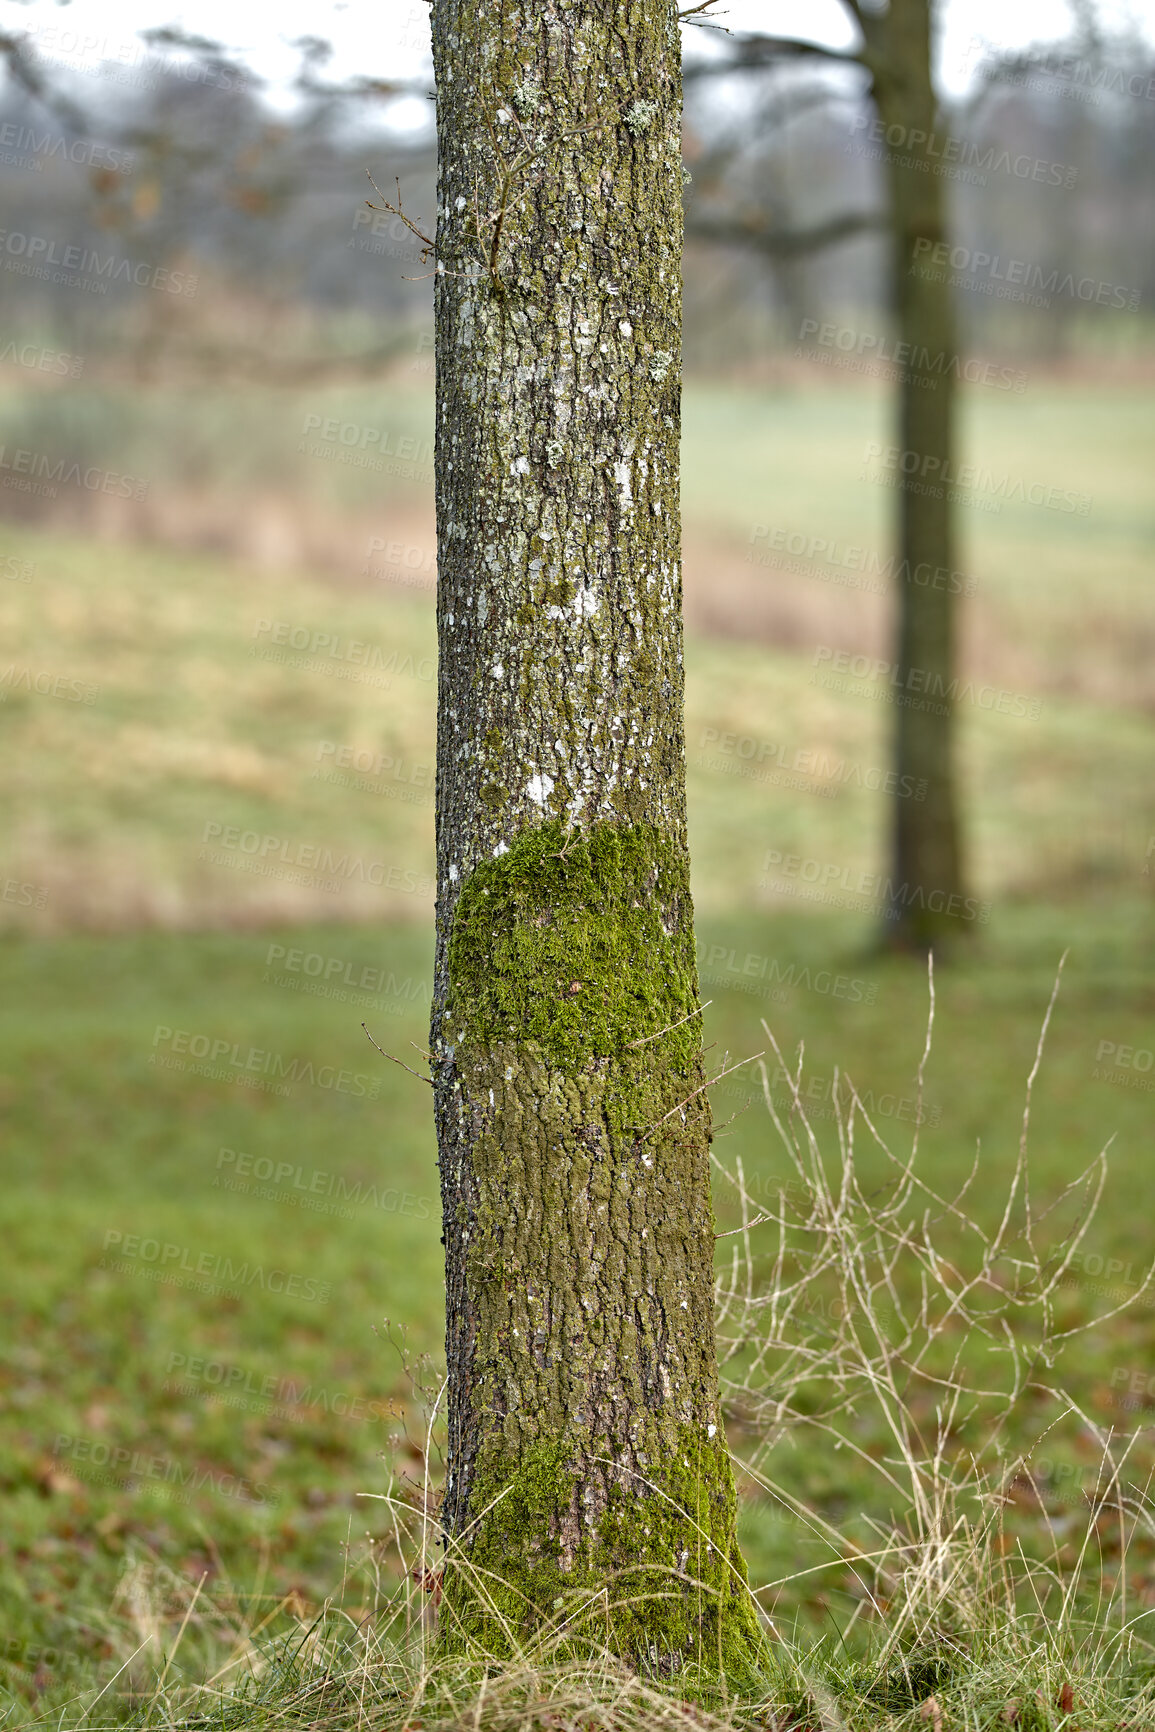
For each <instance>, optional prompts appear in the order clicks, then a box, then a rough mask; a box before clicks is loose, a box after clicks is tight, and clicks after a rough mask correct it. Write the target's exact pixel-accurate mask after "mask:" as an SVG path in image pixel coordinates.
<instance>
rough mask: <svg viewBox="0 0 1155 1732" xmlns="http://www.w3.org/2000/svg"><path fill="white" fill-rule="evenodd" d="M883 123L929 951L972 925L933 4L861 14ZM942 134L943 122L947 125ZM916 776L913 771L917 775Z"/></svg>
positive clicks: (908, 691)
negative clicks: (925, 264)
mask: <svg viewBox="0 0 1155 1732" xmlns="http://www.w3.org/2000/svg"><path fill="white" fill-rule="evenodd" d="M859 17H860V21H861V23H862V25H863V28H864V31H865V34H866V41H867V54H868V60H869V64H870V66H871V68H872V71H873V74H874V78H873V90H874V98H875V102H876V104H877V107H878V114H879V119H880V120H881V121H882V123H883V125H884V127H885V128H886V129H887V132H886V138H887V164H886V172H887V181H888V188H889V198H890V219H891V261H892V263H891V269H892V283H893V288H892V297H893V307H894V314H895V324H896V328H897V337H898V341H899V342H900V343H903V344H906V345H908V346H909V355H910V359H909V361H908V362H905V363H904V365H903V368H902V372H901V382H900V384H899V386H898V393H897V416H896V420H897V428H896V432H897V443H898V445H899V446H900V448H901V450H902V452H903V453H904V454H906V453H914V454H915V457H914V458H906V459H905V461H906V463H907V465H908V468H909V473H908V472H906V471H905V470H904V472H903V473H902V474H901V475H900V477H899V489H898V493H897V512H898V522H897V526H896V527H897V541H898V547H899V556H900V557H899V562H898V570H899V576H898V579H897V583H898V594H897V596H896V602H897V612H898V620H897V639H896V645H895V660H896V662H897V672H896V676H895V695H896V699H897V700H898V702H897V704H896V710H895V769H896V771H897V776H898V786H899V787H900V788H901V787H910V786H911V785H912V783H916V784H917V783H923V784H925V787H926V797H925V799H923V800H912V799H906V798H902V797H899V796H896V797H895V800H894V806H893V815H892V855H891V881H892V886H893V889H892V895H891V899H890V905H889V908H888V911H887V919H886V934H885V936H886V938H887V941H888V942H889V943H890V944H892V945H894V946H895V947H896V948H904V949H905V948H917V949H926V948H929V947H931V946H933V945H934V944H935V943H936V942H938V941H940V940H941V939H943V938H949V937H955V936H964V935H966V934H968V933H969V932H971V931H972V930H973V928H972V926H971V925H970V924H968V913H969V914H973V911H974V903H973V901H970V902H968V899H967V896H966V893H965V888H964V881H963V879H964V875H963V865H962V857H961V844H960V826H959V816H958V793H957V782H956V771H955V762H954V742H955V732H956V728H955V721H956V717H955V705H954V702H953V700H952V697H951V692H952V682H953V681H954V679H955V674H956V652H955V629H956V612H957V604H956V595H957V592H958V588H959V579H958V576H957V572H958V561H957V557H956V534H955V514H956V508H955V505H954V503H953V501H952V499H951V486H950V485H949V483H948V482H947V481H946V479H945V478H946V477H947V476H948V475H953V473H954V463H953V457H954V429H955V416H956V407H957V401H956V391H955V381H954V375H953V364H954V360H955V357H956V356H957V354H958V337H957V332H956V328H955V317H954V306H953V302H952V298H951V289H950V284H949V280H948V278H947V274H946V273H945V272H941V273H936V272H927V273H926V274H925V275H924V274H921V273H920V272H918V271H917V270H913V269H912V266H914V265H916V264H917V262H918V261H919V260H920V258H921V257H923V256H924V255H925V245H923V246H921V247H920V245H919V243H920V242H922V243H926V242H928V241H929V242H930V243H931V245H932V246H937V245H938V244H939V242H940V241H942V240H944V239H945V238H947V232H948V230H947V217H946V200H945V186H946V183H945V181H944V179H943V176H942V175H941V173H940V172H939V169H940V168H941V158H940V157H939V156H936V155H935V150H936V149H937V150H938V151H939V152H941V150H942V144H941V138H939V141H938V143H937V146H936V145H935V144H933V143H932V142H931V141H932V140H934V139H935V137H936V130H935V129H936V122H937V103H936V99H935V92H934V82H933V76H932V66H931V24H932V20H931V5H930V0H889V4H888V6H887V7H886V9H885V11H883V12H867V11H866V10H865V9H861V10H860V11H859ZM940 132H941V129H940ZM906 778H910V780H907V779H906Z"/></svg>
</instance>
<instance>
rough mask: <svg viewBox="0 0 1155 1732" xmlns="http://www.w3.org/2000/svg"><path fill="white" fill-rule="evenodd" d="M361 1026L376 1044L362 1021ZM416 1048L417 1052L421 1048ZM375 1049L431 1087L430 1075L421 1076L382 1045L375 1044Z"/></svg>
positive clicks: (431, 1079)
mask: <svg viewBox="0 0 1155 1732" xmlns="http://www.w3.org/2000/svg"><path fill="white" fill-rule="evenodd" d="M361 1027H362V1028H363V1029H364V1030H365V1033H366V1034H368V1035H369V1039H370V1040H371V1041H373V1045H374V1046H377V1042H376V1041H375V1040H373V1036H372V1035H371V1034H369V1028H368V1025H367V1024H366V1023H362V1024H361ZM411 1044H412V1043H411ZM417 1050H418V1052H420V1051H421V1048H420V1047H418V1049H417ZM377 1051H378V1052H379V1053H380V1054H381V1057H382V1058H387V1059H389V1060H390V1061H391V1063H393V1064H399V1065H400V1066H401V1069H402V1070H407V1071H408V1072H409V1075H410V1076H415V1077H416V1078H417V1081H418V1082H423V1083H428V1084H429V1086H430V1088H432V1087H433V1078H432V1077H431V1076H422V1074H421V1072H420V1071H419V1070H414V1069H413V1066H412V1065H409V1064H406V1063H405V1061H404V1059H400V1058H394V1057H393V1054H392V1053H391V1052H386V1051H385V1048H384V1047H383V1046H377Z"/></svg>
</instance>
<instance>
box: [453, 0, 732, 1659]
mask: <svg viewBox="0 0 1155 1732" xmlns="http://www.w3.org/2000/svg"><path fill="white" fill-rule="evenodd" d="M433 48H434V63H435V68H436V75H437V90H438V140H439V190H438V234H437V245H438V250H437V259H438V263H437V273H438V275H437V282H436V326H437V449H436V464H437V530H438V558H439V584H438V630H439V639H440V691H439V714H438V768H437V860H438V905H437V960H436V976H435V984H434V1007H433V1022H432V1053H433V1059H434V1074H435V1111H436V1121H437V1136H438V1148H439V1161H440V1167H441V1183H442V1196H443V1206H444V1233H445V1250H446V1298H447V1318H446V1345H447V1353H448V1366H449V1393H448V1409H449V1474H448V1482H447V1490H446V1497H445V1503H444V1508H443V1512H442V1520H443V1524H444V1528H445V1531H446V1533H447V1535H448V1536H449V1538H450V1540H451V1542H452V1547H453V1550H454V1552H455V1554H456V1555H457V1556H459V1557H460V1558H461V1559H463V1560H465V1561H466V1563H467V1565H468V1569H467V1570H465V1569H457V1570H455V1569H453V1568H452V1567H450V1568H449V1569H447V1572H446V1584H445V1597H444V1602H443V1607H442V1615H443V1623H442V1629H443V1634H444V1638H445V1640H446V1641H447V1642H448V1643H449V1644H450V1645H451V1646H461V1645H468V1644H471V1643H472V1642H473V1641H478V1642H481V1643H485V1644H487V1645H488V1646H490V1647H491V1648H492V1649H493V1650H494V1651H495V1652H498V1653H501V1652H505V1651H507V1650H508V1648H509V1646H510V1644H511V1639H512V1641H514V1642H516V1641H520V1640H522V1639H524V1638H525V1637H526V1636H528V1635H530V1634H532V1633H535V1632H536V1633H540V1632H541V1631H542V1630H543V1629H547V1628H548V1626H549V1625H550V1624H551V1623H552V1624H556V1625H557V1626H558V1627H559V1628H560V1627H561V1626H562V1625H563V1624H564V1629H565V1633H566V1634H567V1635H568V1634H570V1633H574V1634H575V1635H579V1634H580V1635H583V1636H592V1637H593V1638H594V1639H596V1640H599V1641H601V1642H604V1643H606V1644H607V1645H608V1646H609V1647H610V1648H611V1649H612V1650H614V1651H615V1652H617V1653H618V1654H620V1655H621V1656H623V1657H624V1658H626V1659H627V1660H629V1661H630V1662H631V1663H633V1664H634V1665H637V1666H639V1667H640V1668H642V1669H644V1670H652V1671H655V1672H658V1673H660V1674H664V1675H668V1674H670V1673H673V1672H675V1671H678V1670H680V1669H682V1668H683V1667H684V1666H686V1665H688V1664H698V1665H701V1666H703V1667H704V1668H705V1669H706V1670H708V1671H711V1672H714V1673H717V1672H719V1671H724V1672H726V1673H727V1674H728V1675H730V1676H731V1677H734V1676H735V1674H737V1673H740V1672H742V1671H743V1670H745V1669H747V1668H748V1667H749V1665H750V1664H751V1663H752V1661H753V1660H754V1659H755V1658H756V1655H757V1653H758V1651H759V1635H758V1628H757V1621H756V1618H755V1615H754V1612H753V1608H752V1605H751V1602H750V1599H749V1594H748V1590H747V1587H746V1582H745V1571H744V1566H743V1563H742V1559H741V1556H740V1554H739V1552H738V1549H737V1545H736V1541H735V1532H734V1523H735V1496H734V1485H733V1478H732V1474H731V1469H730V1463H729V1458H728V1455H727V1452H726V1448H725V1443H724V1438H723V1431H722V1417H721V1413H720V1411H719V1397H718V1386H717V1373H716V1363H715V1350H714V1330H713V1315H712V1291H713V1217H712V1212H711V1206H710V1192H709V1154H708V1150H709V1142H710V1114H709V1107H708V1104H707V1096H706V1094H705V1093H704V1092H702V1083H703V1067H702V1058H701V1024H700V1020H699V1017H698V1015H697V1004H698V996H697V971H696V966H695V959H694V939H693V911H692V907H691V901H690V888H689V858H688V853H687V844H686V821H685V755H684V740H683V720H682V628H681V572H680V525H679V499H678V441H679V408H680V383H679V378H680V323H681V311H680V290H681V278H680V265H681V231H682V212H681V197H682V168H681V147H680V115H681V85H680V64H679V56H680V43H679V32H678V24H677V17H676V11H675V8H674V7H673V5H672V4H671V3H670V0H617V3H612V4H611V3H608V0H603V3H601V4H595V3H593V0H580V3H578V4H574V5H569V6H566V7H564V8H563V7H558V6H554V5H552V4H544V3H539V0H522V3H521V4H518V3H515V0H494V3H492V4H489V5H486V6H485V7H480V8H479V7H477V6H476V5H475V4H474V3H473V0H434V5H433ZM643 1043H644V1044H643ZM503 1621H504V1625H505V1626H508V1630H509V1632H510V1635H509V1636H507V1635H506V1634H504V1633H503Z"/></svg>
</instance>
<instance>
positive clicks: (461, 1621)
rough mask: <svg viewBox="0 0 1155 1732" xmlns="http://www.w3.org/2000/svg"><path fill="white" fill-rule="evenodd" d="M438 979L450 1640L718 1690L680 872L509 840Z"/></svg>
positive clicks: (722, 1626)
mask: <svg viewBox="0 0 1155 1732" xmlns="http://www.w3.org/2000/svg"><path fill="white" fill-rule="evenodd" d="M448 955H449V992H448V998H447V1007H446V1017H445V1022H444V1024H443V1028H444V1035H445V1040H446V1042H447V1043H448V1044H447V1047H446V1049H445V1055H444V1056H445V1062H446V1063H447V1064H449V1065H451V1066H452V1069H453V1073H454V1079H455V1086H456V1099H457V1100H458V1102H459V1103H460V1112H461V1116H462V1120H463V1121H464V1122H465V1123H466V1124H468V1126H469V1127H470V1143H471V1150H472V1161H471V1179H472V1188H471V1190H470V1194H469V1203H468V1205H466V1204H461V1205H459V1207H458V1208H457V1210H456V1213H455V1218H454V1221H453V1223H452V1233H453V1235H454V1237H455V1239H456V1248H457V1250H458V1252H459V1255H460V1260H461V1265H462V1267H463V1268H464V1271H465V1284H466V1288H467V1290H468V1296H469V1300H468V1309H469V1314H470V1323H471V1328H470V1336H471V1342H472V1347H471V1356H470V1364H469V1388H470V1408H471V1414H472V1415H473V1416H475V1421H476V1423H475V1425H474V1429H473V1431H472V1434H471V1436H470V1438H469V1440H468V1443H467V1446H466V1447H465V1448H463V1449H462V1450H461V1451H460V1452H459V1458H458V1459H459V1468H458V1474H459V1477H458V1478H457V1479H456V1480H455V1482H454V1483H453V1484H451V1486H450V1489H449V1496H448V1498H447V1509H448V1513H449V1521H448V1525H449V1528H450V1532H451V1533H452V1534H453V1535H454V1537H455V1539H456V1540H457V1541H458V1543H459V1545H460V1553H461V1556H462V1558H463V1559H465V1560H467V1564H468V1568H467V1569H466V1570H463V1571H458V1572H454V1571H452V1570H451V1572H450V1578H449V1582H448V1585H447V1589H446V1609H447V1621H446V1624H445V1638H446V1640H447V1641H449V1642H450V1644H451V1645H454V1646H458V1647H462V1646H463V1647H465V1648H467V1649H468V1648H471V1647H480V1648H484V1649H487V1650H488V1651H491V1652H494V1653H496V1654H499V1655H502V1656H504V1655H507V1654H508V1653H509V1652H510V1650H511V1649H512V1648H514V1647H516V1646H517V1645H518V1644H519V1643H521V1642H524V1641H526V1640H527V1639H529V1638H530V1637H532V1636H534V1635H535V1634H536V1635H540V1634H541V1633H542V1632H543V1631H546V1632H548V1631H551V1630H557V1629H559V1628H560V1627H562V1626H563V1625H564V1629H563V1634H564V1637H565V1640H566V1642H567V1643H572V1644H575V1645H577V1644H581V1643H586V1644H588V1643H589V1642H590V1641H594V1642H600V1643H604V1644H606V1645H607V1646H608V1647H609V1648H610V1649H611V1651H613V1652H616V1653H618V1654H621V1655H622V1656H624V1657H627V1658H628V1659H629V1660H630V1661H631V1663H633V1664H635V1665H637V1666H638V1667H639V1668H640V1669H642V1670H647V1671H652V1672H655V1673H656V1674H658V1675H667V1676H672V1675H673V1674H674V1673H675V1672H678V1673H680V1672H682V1671H683V1670H685V1669H687V1668H690V1669H704V1670H705V1671H706V1672H709V1673H711V1674H713V1675H717V1674H718V1673H719V1672H722V1673H725V1675H726V1676H727V1677H728V1678H735V1677H737V1676H739V1675H741V1674H743V1673H745V1672H747V1671H749V1669H750V1667H751V1666H752V1665H753V1664H754V1663H755V1661H756V1657H757V1654H758V1652H759V1644H760V1639H759V1635H758V1629H757V1620H756V1617H755V1614H754V1611H753V1607H752V1605H751V1602H750V1599H749V1594H748V1590H747V1587H746V1583H745V1573H744V1566H743V1564H742V1560H741V1556H740V1554H739V1552H738V1548H737V1544H736V1539H735V1494H734V1485H733V1476H732V1473H731V1470H730V1464H729V1457H728V1455H727V1452H726V1449H725V1444H724V1439H723V1436H722V1425H721V1416H720V1412H719V1406H718V1393H717V1383H716V1373H715V1368H714V1348H713V1320H712V1297H713V1294H712V1272H713V1230H714V1223H713V1215H712V1211H711V1208H710V1202H709V1175H708V1147H709V1141H710V1122H709V1107H708V1104H707V1097H706V1093H705V1090H704V1088H703V1087H702V1084H703V1080H704V1079H703V1074H702V1065H701V1052H700V1047H701V1030H700V1023H699V1018H698V1016H697V979H696V970H695V963H694V952H693V942H692V909H691V904H690V894H689V886H688V882H687V862H686V857H685V851H684V849H681V848H679V847H677V846H675V845H673V844H672V843H670V842H669V841H668V840H667V839H666V838H664V837H663V836H662V835H661V833H660V832H659V831H658V830H657V829H655V828H654V827H653V826H650V825H638V826H629V825H622V824H612V823H608V822H607V823H601V824H597V825H595V826H593V827H592V829H591V830H589V831H588V832H581V833H569V832H567V831H566V829H565V828H564V827H563V826H562V825H561V824H559V823H556V822H548V823H545V824H542V825H540V826H536V827H534V828H532V829H528V830H525V831H522V832H521V833H520V834H519V835H518V836H516V837H515V839H514V841H513V843H512V845H511V846H510V847H509V848H508V849H507V851H506V852H504V853H502V854H499V855H498V856H497V857H495V858H494V859H492V860H489V861H487V862H485V863H484V864H483V865H481V866H479V867H478V868H477V869H476V870H475V871H474V872H473V873H472V874H471V875H470V877H469V879H468V880H467V882H466V883H465V885H464V886H463V887H462V891H461V895H460V897H459V900H458V903H457V908H456V917H455V920H454V926H453V931H452V934H451V937H450V942H449V952H448ZM447 1230H449V1228H448V1227H447Z"/></svg>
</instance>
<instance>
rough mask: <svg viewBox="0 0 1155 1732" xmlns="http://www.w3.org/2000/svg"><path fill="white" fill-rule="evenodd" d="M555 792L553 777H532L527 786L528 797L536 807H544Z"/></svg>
mask: <svg viewBox="0 0 1155 1732" xmlns="http://www.w3.org/2000/svg"><path fill="white" fill-rule="evenodd" d="M553 790H554V780H553V777H552V776H546V775H540V776H531V777H530V779H529V781H528V783H527V784H526V790H525V792H526V796H527V798H528V799H530V800H532V801H533V803H534V805H535V806H544V805H545V804H546V801H547V800H548V799H549V797H550V795H551V794H552V793H553Z"/></svg>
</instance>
